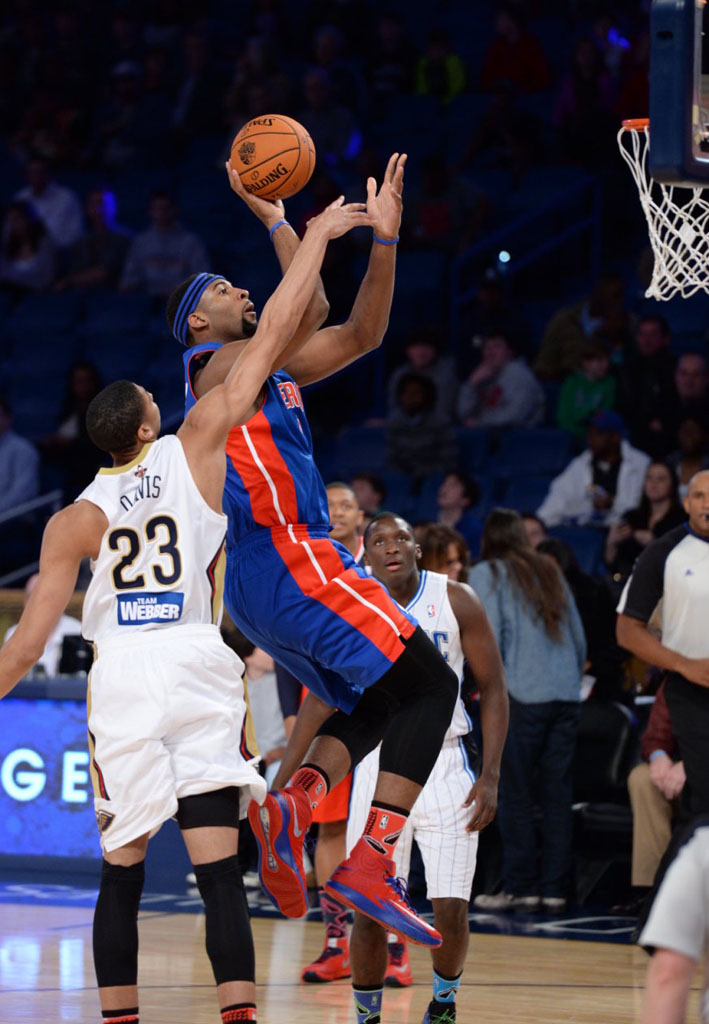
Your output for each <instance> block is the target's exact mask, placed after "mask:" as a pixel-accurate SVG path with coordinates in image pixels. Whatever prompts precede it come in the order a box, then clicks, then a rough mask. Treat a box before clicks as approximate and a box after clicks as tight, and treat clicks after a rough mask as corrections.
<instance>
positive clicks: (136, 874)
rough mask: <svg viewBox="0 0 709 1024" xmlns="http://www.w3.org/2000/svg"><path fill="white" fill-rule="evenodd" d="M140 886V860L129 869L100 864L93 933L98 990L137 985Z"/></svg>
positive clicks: (142, 864)
mask: <svg viewBox="0 0 709 1024" xmlns="http://www.w3.org/2000/svg"><path fill="white" fill-rule="evenodd" d="M144 882H145V861H144V860H142V861H140V863H139V864H133V865H132V866H131V867H129V868H124V867H121V866H120V865H118V864H109V863H108V861H106V860H105V861H104V862H103V867H102V869H101V887H100V889H99V894H98V899H97V900H96V909H95V911H94V931H93V940H94V966H95V969H96V980H97V982H98V986H99V988H108V987H111V986H113V985H135V984H137V982H138V907H139V906H140V897H141V894H142V892H143V883H144Z"/></svg>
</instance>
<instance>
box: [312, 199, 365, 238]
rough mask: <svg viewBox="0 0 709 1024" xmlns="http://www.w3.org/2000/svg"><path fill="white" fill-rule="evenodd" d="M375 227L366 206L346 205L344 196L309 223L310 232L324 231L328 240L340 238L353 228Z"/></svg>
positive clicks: (357, 204) (362, 204)
mask: <svg viewBox="0 0 709 1024" xmlns="http://www.w3.org/2000/svg"><path fill="white" fill-rule="evenodd" d="M373 226H374V225H373V223H372V218H371V216H370V214H369V212H368V211H367V207H366V206H365V204H364V203H346V202H345V197H344V196H340V197H339V199H336V200H335V202H334V203H330V205H329V206H326V207H325V209H324V210H323V211H322V213H319V214H318V215H317V217H313V218H312V219H311V220H309V221H308V231H324V233H325V235H326V237H327V238H339V237H340V235H345V234H347V232H348V231H351V230H352V228H358V227H373Z"/></svg>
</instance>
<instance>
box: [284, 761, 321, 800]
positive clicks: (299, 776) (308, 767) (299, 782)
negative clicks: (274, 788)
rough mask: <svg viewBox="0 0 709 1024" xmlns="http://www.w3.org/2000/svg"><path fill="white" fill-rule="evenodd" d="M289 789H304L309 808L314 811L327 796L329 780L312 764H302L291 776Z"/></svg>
mask: <svg viewBox="0 0 709 1024" xmlns="http://www.w3.org/2000/svg"><path fill="white" fill-rule="evenodd" d="M291 787H292V788H295V787H298V788H299V789H304V790H305V792H306V794H307V797H308V800H309V801H310V806H311V807H312V808H313V810H315V808H316V807H317V806H318V804H319V803H320V801H321V800H323V799H324V798H325V797H326V796H327V794H328V792H329V789H330V780H329V779H328V777H327V775H326V774H325V772H324V771H323V770H322V768H318V766H317V765H314V764H304V765H302V766H301V767H300V768H299V769H298V771H297V772H296V773H295V775H294V776H293V780H292V782H291V784H290V787H289V788H291Z"/></svg>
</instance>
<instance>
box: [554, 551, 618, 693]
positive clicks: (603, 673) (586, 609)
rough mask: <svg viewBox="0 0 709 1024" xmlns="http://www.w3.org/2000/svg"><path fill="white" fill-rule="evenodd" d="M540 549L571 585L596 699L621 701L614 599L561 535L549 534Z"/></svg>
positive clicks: (585, 674)
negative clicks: (549, 557)
mask: <svg viewBox="0 0 709 1024" xmlns="http://www.w3.org/2000/svg"><path fill="white" fill-rule="evenodd" d="M537 551H539V552H540V553H541V554H544V555H551V557H552V558H553V559H554V561H555V562H556V563H557V565H558V566H559V568H560V569H561V571H562V572H563V574H564V578H565V580H566V582H567V583H568V584H569V588H570V590H571V593H572V594H573V595H574V601H575V603H576V607H577V608H578V613H579V615H580V616H581V622H582V623H583V632H584V636H585V637H586V666H585V673H584V676H585V680H586V681H587V682H588V683H589V685H590V686H591V687H592V688H591V692H590V695H589V696H590V698H592V699H593V700H606V701H622V700H623V698H624V692H623V662H624V660H625V658H624V655H623V652H622V651H621V649H620V647H618V644H617V642H616V639H615V601H614V599H613V597H612V595H611V591H610V589H609V588H608V587H607V586H606V583H605V581H604V580H600V579H596V578H595V577H593V576H589V574H588V573H586V572H583V571H582V569H581V567H580V565H579V563H578V559H577V558H576V555H575V554H574V551H573V548H572V547H571V546H570V545H569V544H567V543H566V542H565V541H563V540H561V539H560V538H559V537H548V538H547V539H546V540H543V541H542V542H541V543H540V544H539V545H538V546H537Z"/></svg>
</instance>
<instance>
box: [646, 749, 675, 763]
mask: <svg viewBox="0 0 709 1024" xmlns="http://www.w3.org/2000/svg"><path fill="white" fill-rule="evenodd" d="M669 756H670V755H669V754H668V753H667V751H666V750H653V752H652V753H651V754H650V757H649V758H648V761H649V762H650V763H652V762H653V761H654V760H655V758H656V757H669Z"/></svg>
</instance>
